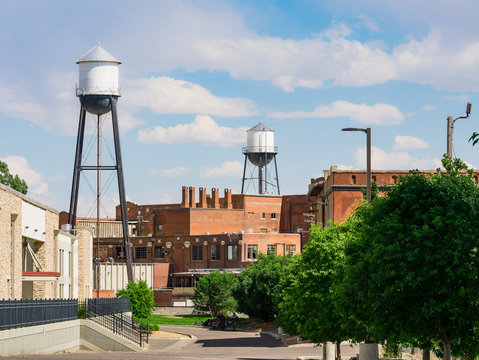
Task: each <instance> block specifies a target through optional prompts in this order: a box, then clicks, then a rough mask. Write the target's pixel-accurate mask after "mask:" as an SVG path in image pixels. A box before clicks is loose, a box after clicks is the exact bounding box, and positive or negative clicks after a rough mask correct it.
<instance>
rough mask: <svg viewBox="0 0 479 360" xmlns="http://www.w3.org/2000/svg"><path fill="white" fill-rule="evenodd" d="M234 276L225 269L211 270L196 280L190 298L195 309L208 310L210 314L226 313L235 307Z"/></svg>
mask: <svg viewBox="0 0 479 360" xmlns="http://www.w3.org/2000/svg"><path fill="white" fill-rule="evenodd" d="M235 282H236V277H235V276H234V275H233V274H231V273H229V272H226V271H223V272H220V271H218V270H216V271H213V272H212V273H210V274H208V275H207V276H203V277H201V278H200V279H199V280H198V281H197V282H196V288H195V294H194V296H193V297H192V298H191V300H193V304H194V306H195V309H196V310H199V311H202V312H209V313H210V314H211V316H217V315H219V314H223V315H226V313H228V312H233V311H235V309H236V301H235V299H234V298H233V295H232V290H233V286H234V284H235Z"/></svg>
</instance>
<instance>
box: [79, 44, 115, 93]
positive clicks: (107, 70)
mask: <svg viewBox="0 0 479 360" xmlns="http://www.w3.org/2000/svg"><path fill="white" fill-rule="evenodd" d="M76 63H77V64H78V68H79V69H78V70H79V77H78V86H77V90H76V94H77V96H84V95H112V96H120V95H121V94H120V86H119V83H118V66H119V65H120V64H121V62H120V61H118V60H117V59H115V58H114V57H113V55H111V54H110V53H109V52H108V51H106V50H105V49H103V48H102V47H101V46H100V44H98V45H97V46H95V47H94V48H93V49H91V50H90V51H88V52H87V53H86V54H85V55H83V56H82V57H80V58H79V59H78V60H77V62H76Z"/></svg>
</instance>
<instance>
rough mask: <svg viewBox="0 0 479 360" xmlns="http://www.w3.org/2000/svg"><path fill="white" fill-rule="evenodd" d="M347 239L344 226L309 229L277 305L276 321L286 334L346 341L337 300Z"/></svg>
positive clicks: (315, 339)
mask: <svg viewBox="0 0 479 360" xmlns="http://www.w3.org/2000/svg"><path fill="white" fill-rule="evenodd" d="M348 236H349V231H348V224H342V225H338V224H333V223H331V224H330V225H329V226H328V227H324V228H323V227H318V226H312V227H311V229H310V237H309V241H308V243H307V244H306V248H305V250H304V251H303V253H302V254H301V255H300V256H299V260H298V262H297V263H296V264H295V266H294V270H293V273H295V274H296V275H295V277H294V280H293V281H292V282H291V284H290V285H289V286H287V287H286V288H285V289H284V291H283V294H284V296H283V301H282V303H281V304H280V315H279V317H278V320H279V323H280V325H281V326H282V327H283V328H284V329H285V330H286V331H287V332H288V333H290V334H295V335H300V336H301V338H302V339H308V340H311V341H314V342H315V343H321V342H326V341H331V342H336V343H337V342H340V341H342V340H345V339H349V338H350V337H349V336H348V334H347V333H346V332H345V328H344V327H343V326H342V324H343V323H344V313H343V312H342V310H341V308H340V306H339V301H338V300H339V299H338V296H339V295H338V289H339V286H340V284H341V281H342V279H343V274H344V264H345V255H344V247H345V244H346V240H347V238H348Z"/></svg>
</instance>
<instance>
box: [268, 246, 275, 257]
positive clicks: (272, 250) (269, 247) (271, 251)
mask: <svg viewBox="0 0 479 360" xmlns="http://www.w3.org/2000/svg"><path fill="white" fill-rule="evenodd" d="M266 253H267V254H268V255H269V254H275V255H276V245H268V250H267V252H266Z"/></svg>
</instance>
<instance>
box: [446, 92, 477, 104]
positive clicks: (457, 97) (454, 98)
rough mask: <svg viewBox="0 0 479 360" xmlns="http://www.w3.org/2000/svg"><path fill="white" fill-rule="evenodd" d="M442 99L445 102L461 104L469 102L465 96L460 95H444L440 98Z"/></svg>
mask: <svg viewBox="0 0 479 360" xmlns="http://www.w3.org/2000/svg"><path fill="white" fill-rule="evenodd" d="M442 98H443V99H445V100H450V101H457V102H461V103H466V102H469V101H470V100H469V96H467V95H465V94H462V95H451V96H449V95H444V96H443V97H442Z"/></svg>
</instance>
